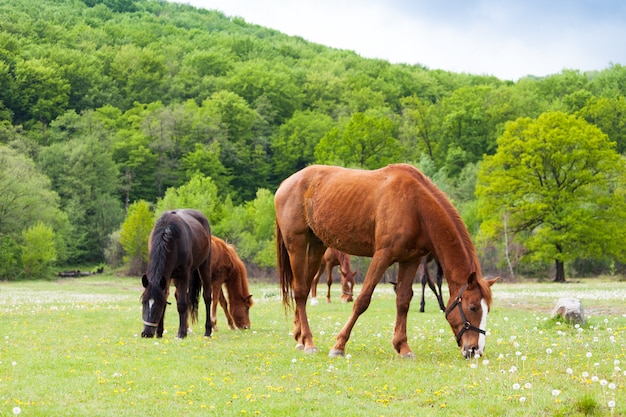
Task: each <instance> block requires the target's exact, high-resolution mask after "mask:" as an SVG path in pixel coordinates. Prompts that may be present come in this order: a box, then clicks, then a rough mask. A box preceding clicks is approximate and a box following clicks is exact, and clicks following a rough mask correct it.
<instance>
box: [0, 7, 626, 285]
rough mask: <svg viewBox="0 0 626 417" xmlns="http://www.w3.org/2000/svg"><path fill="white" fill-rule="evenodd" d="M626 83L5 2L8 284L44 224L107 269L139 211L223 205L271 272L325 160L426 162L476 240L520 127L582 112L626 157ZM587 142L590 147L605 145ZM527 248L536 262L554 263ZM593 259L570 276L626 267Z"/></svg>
mask: <svg viewBox="0 0 626 417" xmlns="http://www.w3.org/2000/svg"><path fill="white" fill-rule="evenodd" d="M625 79H626V70H625V69H624V67H622V66H621V65H612V66H611V67H609V68H607V69H605V70H603V71H599V72H595V73H581V72H580V71H576V70H565V71H562V72H561V73H559V74H553V75H551V76H549V77H545V78H531V77H529V78H525V79H522V80H519V81H518V82H515V83H512V82H503V81H501V80H498V79H496V78H495V77H485V76H474V75H470V74H455V73H450V72H445V71H441V70H429V69H427V68H424V67H422V66H419V65H392V64H390V63H388V62H385V61H382V60H375V59H364V58H361V57H359V56H358V55H357V54H355V53H353V52H350V51H342V50H336V49H330V48H326V47H324V46H322V45H316V44H311V43H308V42H306V41H304V40H303V39H301V38H298V37H289V36H286V35H283V34H281V33H278V32H276V31H274V30H271V29H267V28H263V27H260V26H255V25H250V24H247V23H246V22H244V21H243V20H242V19H239V18H232V19H231V18H228V17H226V16H224V15H223V14H222V13H220V12H217V11H207V10H199V9H195V8H193V7H190V6H186V5H180V4H170V3H167V2H163V1H157V0H83V1H81V0H55V1H53V0H43V1H42V0H22V1H19V2H15V1H10V0H0V159H1V161H2V165H0V187H3V188H0V214H2V213H5V212H6V213H7V215H3V216H1V217H2V218H1V219H0V279H5V278H7V277H9V278H14V277H17V276H19V275H20V274H22V273H23V271H24V266H25V265H23V263H22V260H23V259H25V258H23V257H22V253H21V248H23V245H24V244H25V241H24V239H26V234H25V233H26V231H28V230H30V228H33V227H35V226H37V224H38V223H37V222H39V221H41V223H42V224H43V228H41V230H40V232H38V233H36V234H37V235H39V236H48V238H49V239H53V240H54V247H55V251H56V253H55V257H56V264H57V265H62V264H64V263H70V264H72V265H77V264H82V263H84V264H94V263H100V262H103V261H104V259H105V249H106V248H108V249H107V253H108V254H109V255H107V256H113V255H112V254H115V253H117V250H116V249H115V244H116V242H117V240H118V238H115V236H118V235H121V236H124V233H122V232H123V230H124V229H125V227H124V228H122V229H121V230H120V226H121V224H122V223H123V222H124V217H126V221H128V216H130V214H131V212H132V210H130V208H131V207H135V206H134V204H137V203H138V202H143V203H142V204H145V205H146V207H147V208H146V207H144V211H145V210H148V212H149V213H147V214H146V213H144V217H146V218H147V217H150V218H152V217H153V216H154V215H156V214H157V213H158V212H159V211H160V210H163V209H164V208H166V207H167V208H173V207H174V206H176V205H179V204H183V205H202V206H207V207H208V206H211V207H213V208H210V209H207V210H209V211H210V213H209V216H210V218H211V221H212V223H213V226H214V230H216V231H217V232H218V233H219V234H218V235H221V236H220V237H223V238H226V239H228V240H229V241H230V242H233V243H235V244H236V245H237V247H238V248H239V249H240V251H241V252H242V253H243V257H244V259H245V260H246V261H248V262H254V263H257V264H260V265H264V266H268V265H271V264H272V262H273V256H272V255H271V252H272V250H271V244H270V243H269V242H271V240H272V236H271V233H272V232H271V228H270V227H269V226H268V225H269V224H271V222H272V218H273V217H272V215H273V214H272V209H271V204H269V203H268V201H271V195H272V193H273V191H274V190H275V189H276V187H277V186H278V185H279V184H280V182H281V181H282V180H283V179H284V178H286V177H287V176H288V175H290V174H292V173H293V172H295V171H297V170H299V169H301V168H303V167H305V166H307V165H309V164H312V163H332V164H340V165H346V166H354V167H364V168H377V167H379V166H383V165H385V164H387V163H390V162H410V163H414V164H416V165H419V166H421V167H422V168H423V169H424V170H425V172H427V173H428V174H429V175H430V176H431V177H433V179H434V180H435V181H436V182H437V184H438V185H440V186H441V188H442V189H444V190H445V191H446V192H447V193H448V194H449V195H450V197H451V198H452V199H453V201H454V202H455V204H456V205H457V206H458V207H459V208H460V210H461V212H462V215H463V217H464V219H465V220H466V222H468V227H469V228H470V230H471V231H472V232H473V233H474V232H476V231H477V230H478V228H479V226H480V224H481V222H482V221H483V218H481V217H480V216H479V215H478V210H477V207H478V205H479V203H480V204H486V205H489V204H492V203H488V202H486V201H482V200H483V197H484V198H488V197H487V195H488V194H489V193H487V194H481V198H480V199H479V200H477V199H476V197H475V196H474V193H473V191H474V185H475V183H476V178H477V172H478V171H479V167H481V165H482V163H483V159H484V157H485V156H487V160H488V161H489V160H491V159H490V158H492V156H493V155H499V154H501V153H503V152H504V153H506V152H507V151H506V150H500V146H504V145H502V144H501V143H505V142H506V141H507V139H506V138H507V137H508V136H510V135H512V134H513V133H512V132H510V131H509V130H508V129H510V128H511V126H515V125H516V123H517V126H521V125H523V124H524V123H527V124H528V123H530V124H531V125H533V124H534V123H531V122H528V120H531V121H533V120H543V119H542V118H541V117H542V115H544V114H551V115H554V114H555V113H554V112H561V113H558V114H562V115H564V117H562V118H560V119H558V120H557V121H556V122H555V123H553V124H552V125H550V126H551V127H550V129H552V130H554V131H559V129H567V126H569V124H568V123H569V122H568V120H569V118H568V117H569V116H576V117H577V118H578V119H577V120H585V121H586V122H587V123H588V124H590V125H593V126H595V127H596V128H598V129H600V130H601V131H602V132H603V133H604V134H606V135H608V138H609V140H610V141H612V142H615V143H616V147H615V150H614V152H615V151H616V152H617V153H618V154H623V153H624V152H626V136H625V135H626V125H625V122H624V117H623V115H624V112H625V111H626V104H625V103H626V101H625V100H624V94H625V93H626V81H624V80H625ZM565 116H567V117H565ZM546 117H547V116H546ZM551 117H553V116H551ZM511 122H512V123H513V125H508V126H509V128H507V130H505V126H507V123H511ZM561 124H563V126H561ZM550 129H548V128H545V129H543V130H540V131H539V133H536V136H537V137H541V136H542V135H545V136H549V135H550V134H551V133H549V132H550V131H551V130H550ZM583 131H584V132H586V133H584V134H583V135H582V136H581V135H580V134H578V133H576V134H572V136H573V137H576V138H578V139H579V140H581V141H583V140H590V139H589V137H587V136H589V135H590V137H595V135H596V133H597V132H596V133H593V134H592V133H590V131H588V130H587V129H583ZM499 138H500V139H499ZM498 140H500V141H501V143H500V142H498ZM555 146H556V145H555ZM526 148H527V150H528V151H529V152H531V151H533V150H534V148H528V146H526ZM493 158H495V159H496V160H497V159H498V158H501V156H497V157H495V156H494V157H493ZM488 164H493V162H488ZM481 169H482V171H481V172H483V175H484V177H485V178H489V177H491V175H490V174H489V172H492V171H494V172H495V168H494V167H493V166H489V165H488V166H487V167H483V168H481ZM485 178H483V180H484V181H485V184H487V181H486V180H485ZM614 182H615V184H617V185H614V186H613V185H611V187H613V188H614V190H619V189H620V188H619V187H618V185H619V181H618V180H615V181H614ZM613 188H612V189H613ZM597 190H599V189H597ZM597 190H596V191H597ZM501 191H503V190H501ZM605 192H608V191H606V190H605ZM612 195H619V193H618V192H613V193H612ZM13 197H14V198H13ZM597 201H599V200H597ZM493 204H495V206H493V210H491V211H493V213H496V212H498V213H500V214H502V210H501V209H502V208H501V207H499V206H497V203H493ZM493 204H492V205H493ZM598 204H599V203H598ZM42 207H47V210H43V209H42ZM481 207H483V206H481ZM485 207H486V206H485ZM503 207H508V206H506V205H505V206H503ZM596 209H599V206H595V207H594V206H589V210H590V211H589V213H592V212H594V210H596ZM3 210H5V211H3ZM507 213H508V214H507V215H508V216H510V218H508V221H509V223H507V226H508V227H509V228H511V227H514V226H515V225H514V222H515V220H516V218H515V217H514V215H513V213H512V212H510V211H507ZM148 214H149V216H148ZM517 215H521V214H517ZM577 216H582V213H581V212H580V211H578V212H577ZM499 218H501V217H499ZM484 220H485V227H486V226H487V225H488V224H489V221H488V219H484ZM46 227H48V228H50V229H51V231H52V234H46V233H43V231H44V230H47V229H45V228H46ZM493 230H494V231H495V230H496V229H493ZM527 232H528V233H527V234H528V236H532V235H533V233H535V234H537V233H536V232H537V231H536V230H535V231H531V230H528V231H527ZM143 233H145V231H144V232H143ZM520 233H521V232H520ZM142 236H143V235H142ZM523 236H526V235H524V234H519V235H518V236H517V240H516V241H515V243H516V244H517V245H519V246H520V250H519V253H522V254H526V253H528V254H530V253H534V254H535V255H533V256H535V258H532V259H538V258H537V256H539V255H537V254H539V253H542V254H543V255H545V257H544V258H542V259H546V258H547V257H548V254H549V256H552V257H554V253H553V252H551V251H550V250H548V249H547V247H546V246H545V245H543V246H533V244H532V242H533V241H532V240H530V239H522V237H523ZM112 237H113V238H112ZM124 238H126V237H124ZM490 239H491V240H490V241H489V242H487V244H486V245H485V248H487V247H488V248H497V246H498V245H496V244H495V243H494V242H496V241H501V237H500V236H498V235H497V234H492V235H490ZM583 246H584V248H583ZM592 246H593V245H592V244H591V242H585V241H580V242H579V244H577V246H576V248H577V252H576V253H577V254H579V255H576V253H573V252H572V254H571V256H570V255H568V257H567V260H568V261H569V260H573V261H574V262H570V263H569V264H574V263H575V262H576V259H574V258H576V257H577V256H578V257H579V258H581V259H582V258H587V259H593V260H595V261H597V262H598V264H599V265H601V266H600V268H603V266H602V265H606V264H607V263H609V262H615V261H617V262H618V263H619V261H620V260H621V258H620V256H621V255H620V254H619V253H618V252H617V251H613V250H609V249H608V248H604V249H602V250H596V249H594V250H591V247H592ZM572 247H573V246H572ZM128 250H131V249H130V248H129V249H128ZM568 250H569V249H568ZM490 253H491V254H492V255H493V254H495V258H494V257H492V255H490V254H488V253H487V252H485V253H484V254H483V257H484V259H483V266H484V267H485V269H486V270H487V271H492V272H498V271H496V270H497V269H499V268H500V264H501V263H500V262H498V261H496V260H495V259H498V258H501V254H502V252H493V251H492V252H490ZM127 256H129V257H130V258H133V259H135V258H139V259H141V256H143V255H141V251H139V252H138V251H137V248H133V249H132V250H131V252H129V253H127ZM113 257H114V256H113ZM130 258H129V259H130ZM563 258H564V259H565V255H563ZM532 259H530V258H529V257H528V258H522V260H523V261H525V260H531V261H532ZM525 263H528V262H520V263H519V265H520V266H519V268H520V270H521V271H523V270H524V269H523V267H522V266H521V265H523V264H525ZM530 263H532V262H530ZM136 269H140V267H139V266H136ZM545 271H546V269H545V268H544V270H543V271H539V272H540V273H544V274H545V273H546V272H545ZM500 272H501V271H500ZM598 272H601V271H598Z"/></svg>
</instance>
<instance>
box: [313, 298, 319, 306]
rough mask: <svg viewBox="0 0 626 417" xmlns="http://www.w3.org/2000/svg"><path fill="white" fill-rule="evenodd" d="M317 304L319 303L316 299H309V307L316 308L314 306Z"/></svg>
mask: <svg viewBox="0 0 626 417" xmlns="http://www.w3.org/2000/svg"><path fill="white" fill-rule="evenodd" d="M319 303H320V302H319V301H318V300H317V298H315V297H312V298H311V305H312V306H316V305H318V304H319Z"/></svg>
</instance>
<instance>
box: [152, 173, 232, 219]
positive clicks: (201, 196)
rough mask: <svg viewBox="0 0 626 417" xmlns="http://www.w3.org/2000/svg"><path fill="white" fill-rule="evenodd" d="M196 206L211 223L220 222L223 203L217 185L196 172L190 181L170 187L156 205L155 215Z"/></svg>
mask: <svg viewBox="0 0 626 417" xmlns="http://www.w3.org/2000/svg"><path fill="white" fill-rule="evenodd" d="M182 208H194V209H196V210H199V211H201V212H202V213H203V214H204V215H205V216H206V217H207V218H208V219H209V223H211V225H213V224H216V223H218V222H219V221H220V220H221V218H222V216H223V213H222V203H221V202H220V200H219V199H218V196H217V186H216V185H215V183H214V182H213V180H212V179H211V178H209V177H205V176H203V175H202V174H195V175H194V176H193V177H191V179H190V180H189V182H187V183H186V184H183V185H181V186H180V187H177V188H169V189H168V190H167V191H166V192H165V196H163V198H162V199H160V200H159V201H158V203H157V205H156V210H155V215H156V216H160V215H161V213H163V212H164V211H165V210H174V209H182Z"/></svg>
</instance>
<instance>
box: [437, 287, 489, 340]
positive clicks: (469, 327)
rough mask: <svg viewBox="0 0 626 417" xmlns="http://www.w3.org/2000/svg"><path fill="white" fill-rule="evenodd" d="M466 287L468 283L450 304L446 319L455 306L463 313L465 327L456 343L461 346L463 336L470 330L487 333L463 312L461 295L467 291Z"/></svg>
mask: <svg viewBox="0 0 626 417" xmlns="http://www.w3.org/2000/svg"><path fill="white" fill-rule="evenodd" d="M465 288H467V284H463V286H462V287H461V290H460V291H459V295H457V296H456V298H455V299H454V302H453V303H452V304H451V305H450V307H448V308H447V309H446V319H447V318H448V314H450V313H451V312H452V310H454V308H455V307H457V306H458V307H459V313H460V314H461V320H463V328H462V329H461V331H460V332H459V334H458V335H457V336H456V344H457V345H459V346H461V337H462V336H463V334H464V333H465V332H466V331H468V330H472V331H474V332H477V333H481V334H485V333H486V332H485V331H484V330H483V329H480V328H478V327H476V326H473V325H472V323H470V322H469V321H468V320H467V319H466V318H465V313H464V312H463V306H462V305H461V296H462V295H463V291H465Z"/></svg>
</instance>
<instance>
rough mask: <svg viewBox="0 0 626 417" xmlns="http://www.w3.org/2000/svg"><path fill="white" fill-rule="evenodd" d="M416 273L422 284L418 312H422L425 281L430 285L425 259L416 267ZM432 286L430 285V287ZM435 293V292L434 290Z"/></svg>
mask: <svg viewBox="0 0 626 417" xmlns="http://www.w3.org/2000/svg"><path fill="white" fill-rule="evenodd" d="M418 274H419V275H420V283H421V284H422V299H421V300H420V313H423V312H424V308H425V307H426V298H425V292H426V283H428V284H429V285H430V276H429V275H428V265H427V264H426V262H425V261H422V262H421V263H420V266H419V268H418ZM431 288H432V287H431ZM435 294H437V292H435Z"/></svg>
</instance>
